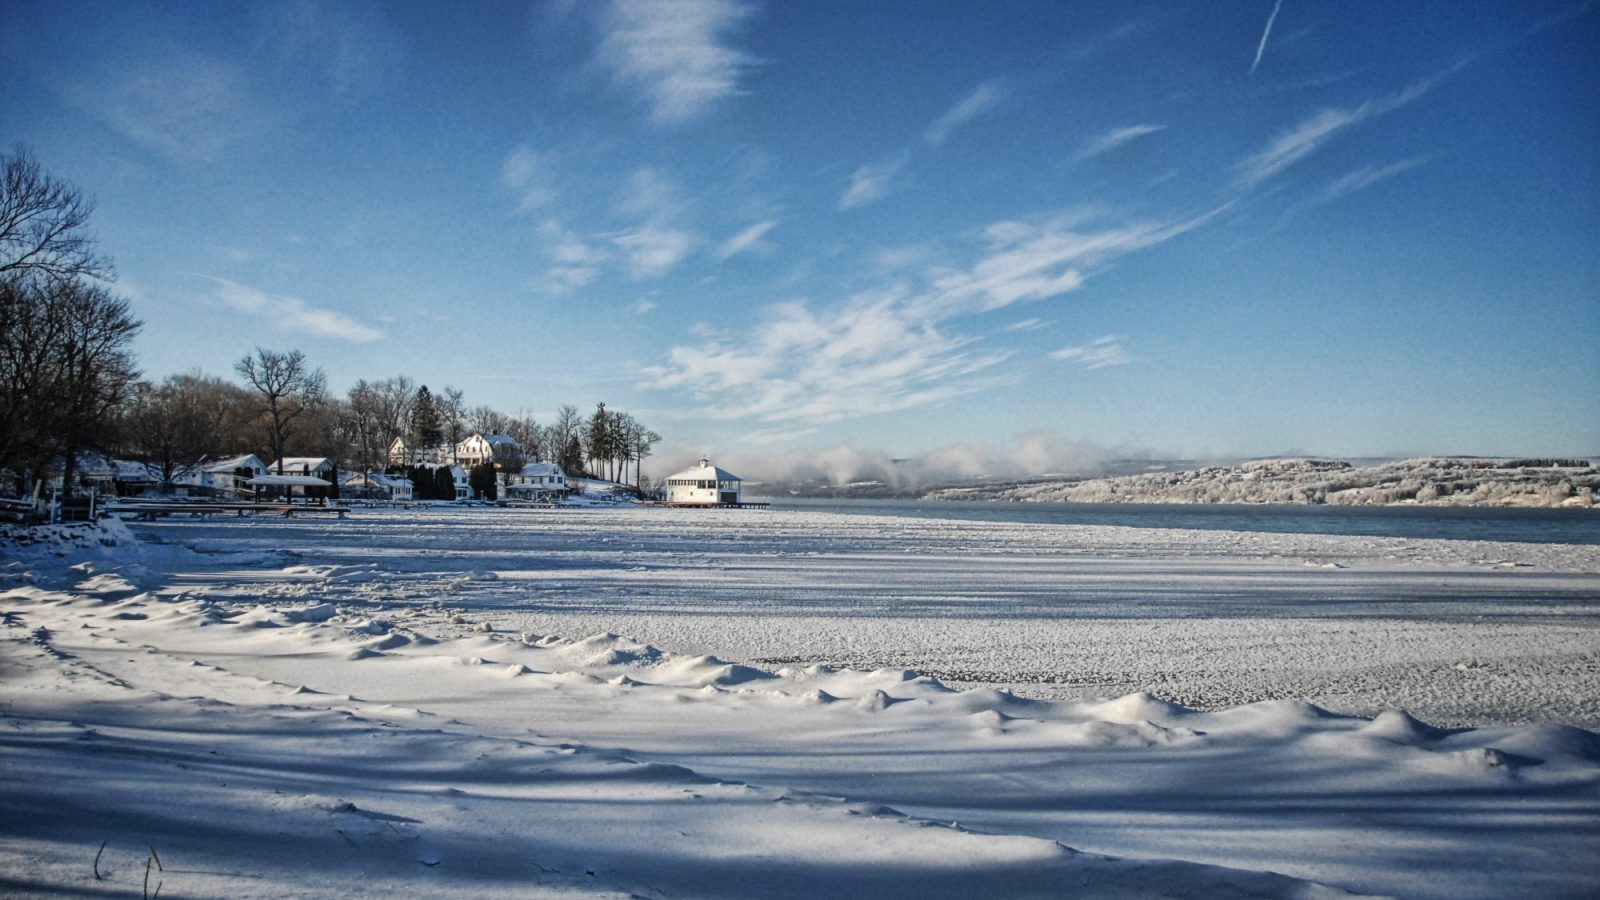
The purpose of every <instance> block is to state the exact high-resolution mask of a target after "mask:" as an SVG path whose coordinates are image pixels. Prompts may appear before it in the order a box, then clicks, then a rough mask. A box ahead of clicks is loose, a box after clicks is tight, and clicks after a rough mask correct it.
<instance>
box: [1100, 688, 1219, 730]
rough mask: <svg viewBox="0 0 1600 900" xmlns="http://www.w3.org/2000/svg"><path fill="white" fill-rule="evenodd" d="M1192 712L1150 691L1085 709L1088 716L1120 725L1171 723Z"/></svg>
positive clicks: (1125, 696) (1124, 696)
mask: <svg viewBox="0 0 1600 900" xmlns="http://www.w3.org/2000/svg"><path fill="white" fill-rule="evenodd" d="M1191 712H1193V710H1191V709H1188V708H1186V707H1183V706H1179V705H1178V704H1176V703H1173V702H1171V701H1168V700H1163V699H1161V698H1160V697H1157V696H1156V695H1154V694H1152V693H1149V692H1148V691H1136V692H1134V693H1132V694H1125V695H1123V696H1121V697H1118V698H1116V699H1115V700H1107V701H1105V702H1103V703H1095V704H1091V705H1089V706H1087V707H1086V708H1085V709H1084V713H1085V714H1086V715H1089V716H1093V717H1094V718H1097V719H1103V720H1105V721H1107V722H1113V723H1116V724H1120V725H1134V724H1138V723H1141V722H1158V721H1170V720H1172V719H1176V718H1179V717H1181V716H1184V715H1187V714H1189V713H1191Z"/></svg>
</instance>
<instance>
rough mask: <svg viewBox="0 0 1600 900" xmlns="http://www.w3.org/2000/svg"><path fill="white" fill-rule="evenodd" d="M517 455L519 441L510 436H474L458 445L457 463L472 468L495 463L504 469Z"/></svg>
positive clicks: (464, 439) (479, 434)
mask: <svg viewBox="0 0 1600 900" xmlns="http://www.w3.org/2000/svg"><path fill="white" fill-rule="evenodd" d="M516 454H517V441H516V439H515V438H513V437H512V436H511V435H509V434H482V433H478V434H473V435H469V436H467V437H465V438H463V439H462V440H461V442H460V443H458V444H456V461H457V462H459V463H461V464H462V465H464V466H467V467H469V468H470V467H472V466H476V465H481V464H483V463H486V462H493V463H495V464H496V468H503V467H504V466H505V465H506V463H507V461H509V460H510V459H511V458H512V457H514V456H516Z"/></svg>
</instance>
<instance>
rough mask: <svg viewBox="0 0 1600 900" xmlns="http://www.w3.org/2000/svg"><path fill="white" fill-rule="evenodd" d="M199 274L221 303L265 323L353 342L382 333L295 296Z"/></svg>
mask: <svg viewBox="0 0 1600 900" xmlns="http://www.w3.org/2000/svg"><path fill="white" fill-rule="evenodd" d="M201 277H202V278H205V279H206V280H207V281H210V282H213V283H214V284H216V286H217V299H218V300H220V301H222V303H223V304H224V305H226V306H228V307H230V308H232V309H235V310H238V311H239V312H244V313H249V314H251V315H253V316H256V317H257V318H259V319H261V320H262V321H263V322H265V323H266V324H268V325H272V326H277V327H282V328H286V329H289V330H291V331H302V332H305V333H307V334H311V335H315V336H317V337H327V338H335V339H337V340H341V341H354V342H357V343H365V342H368V341H376V340H378V339H380V338H382V337H383V336H384V335H383V332H382V331H379V330H378V329H376V328H373V327H371V326H368V325H363V324H362V323H360V322H358V321H356V320H355V319H352V318H350V317H349V316H347V315H345V314H344V313H342V312H339V311H337V310H333V309H326V308H324V307H320V306H312V305H311V304H309V303H307V302H306V301H304V300H302V299H300V298H299V297H290V296H285V295H282V294H269V293H267V292H266V291H262V290H258V289H256V288H253V287H250V286H248V285H243V284H240V283H238V282H236V281H229V280H228V279H226V278H214V277H212V276H210V275H202V276H201Z"/></svg>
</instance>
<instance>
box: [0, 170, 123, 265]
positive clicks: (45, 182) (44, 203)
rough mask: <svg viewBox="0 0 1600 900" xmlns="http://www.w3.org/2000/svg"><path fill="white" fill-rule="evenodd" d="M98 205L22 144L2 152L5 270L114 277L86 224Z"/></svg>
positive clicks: (0, 247)
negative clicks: (49, 170)
mask: <svg viewBox="0 0 1600 900" xmlns="http://www.w3.org/2000/svg"><path fill="white" fill-rule="evenodd" d="M93 210H94V204H93V203H92V202H90V201H88V200H85V199H84V198H83V197H82V195H80V194H79V193H78V192H77V190H75V189H74V188H73V187H71V186H70V185H68V184H67V183H66V182H63V181H61V180H59V179H57V178H55V177H53V176H51V175H50V174H48V173H46V172H45V171H44V170H43V169H42V168H40V166H39V163H38V162H37V161H35V160H34V158H33V154H31V153H29V152H28V150H27V149H26V148H25V147H22V146H20V145H19V146H17V147H16V148H15V149H13V150H12V152H11V154H10V155H8V156H0V275H26V276H30V277H43V278H47V279H51V280H54V279H73V278H95V279H107V278H110V277H111V267H110V265H109V264H107V263H106V261H105V260H103V259H101V258H100V257H98V256H96V255H95V252H94V240H93V239H92V238H90V237H89V235H88V233H87V231H86V230H85V229H86V226H87V225H88V222H89V213H90V212H92V211H93Z"/></svg>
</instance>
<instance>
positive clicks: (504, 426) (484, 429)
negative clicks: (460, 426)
mask: <svg viewBox="0 0 1600 900" xmlns="http://www.w3.org/2000/svg"><path fill="white" fill-rule="evenodd" d="M466 428H467V431H468V433H471V432H477V433H478V434H511V418H510V417H509V416H507V415H506V414H505V413H502V412H500V411H498V410H495V409H493V408H491V407H488V406H474V407H473V408H471V409H469V410H467V414H466ZM513 437H515V435H513ZM518 443H521V441H518Z"/></svg>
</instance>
